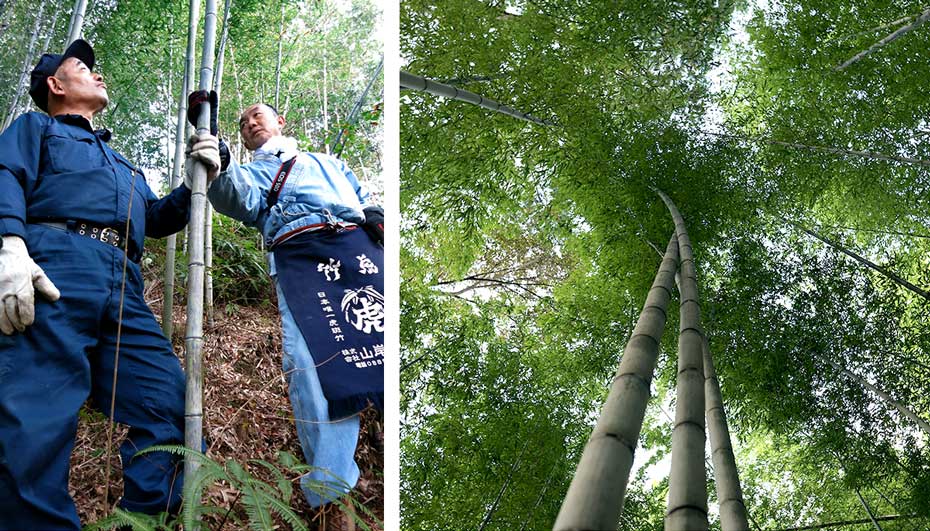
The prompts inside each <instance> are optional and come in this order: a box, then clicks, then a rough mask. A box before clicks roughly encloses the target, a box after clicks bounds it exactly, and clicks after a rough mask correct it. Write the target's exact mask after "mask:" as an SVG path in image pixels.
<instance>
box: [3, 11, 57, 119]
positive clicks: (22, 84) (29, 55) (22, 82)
mask: <svg viewBox="0 0 930 531" xmlns="http://www.w3.org/2000/svg"><path fill="white" fill-rule="evenodd" d="M45 4H46V2H41V3H40V4H39V12H38V13H37V14H36V22H35V25H34V26H33V28H32V36H31V37H30V38H29V47H28V48H27V49H26V57H25V59H23V68H22V70H20V73H19V81H18V82H17V83H16V92H14V93H13V101H12V102H10V108H9V110H8V111H7V113H6V119H4V120H3V129H6V128H7V127H9V126H10V124H11V123H13V119H14V118H16V110H17V109H18V108H19V99H20V98H22V97H23V93H24V92H25V91H26V77H27V76H28V75H29V72H30V71H31V70H32V68H31V67H32V63H34V62H35V60H34V59H35V57H34V54H35V47H36V39H37V37H38V36H39V29H40V28H41V27H42V13H43V12H44V11H45ZM53 29H54V28H53Z"/></svg>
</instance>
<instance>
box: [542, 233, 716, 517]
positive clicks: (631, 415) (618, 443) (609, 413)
mask: <svg viewBox="0 0 930 531" xmlns="http://www.w3.org/2000/svg"><path fill="white" fill-rule="evenodd" d="M677 268H678V239H677V238H676V237H675V236H674V235H673V236H672V238H671V239H670V240H669V242H668V247H666V249H665V255H664V256H663V258H662V263H661V265H660V266H659V271H658V273H656V277H655V280H654V281H653V283H652V288H650V289H649V294H648V295H647V296H646V302H645V304H644V305H643V310H642V312H640V314H639V319H638V320H637V322H636V327H635V328H633V334H632V336H631V337H630V340H629V341H628V342H627V344H626V347H625V348H624V350H623V359H622V360H621V361H620V368H619V370H618V371H617V376H616V377H615V378H614V381H613V383H612V384H611V386H610V392H609V393H608V395H607V400H606V401H605V402H604V407H603V409H602V410H601V415H600V417H599V418H598V420H597V425H595V427H594V430H593V432H592V433H591V437H590V439H588V443H587V444H586V445H585V448H584V452H583V453H582V454H581V460H580V461H579V463H578V468H577V469H576V470H575V476H574V478H572V482H571V485H570V486H569V487H568V493H567V494H566V495H565V501H563V502H562V508H561V509H560V510H559V515H558V517H557V518H556V521H555V526H554V528H553V529H555V531H572V530H582V529H584V530H604V531H608V530H611V531H612V530H615V529H617V524H618V522H619V521H620V514H621V512H622V511H623V498H624V495H625V494H626V486H627V482H629V479H630V470H631V468H632V466H633V453H634V452H635V450H636V445H637V443H638V441H639V433H640V430H641V429H642V427H643V417H644V416H645V414H646V404H647V402H648V401H649V395H650V388H649V387H650V383H651V382H652V376H653V373H654V372H655V366H656V359H657V358H658V354H659V343H660V341H661V339H662V331H663V330H664V329H665V321H666V318H667V309H668V302H669V300H670V299H671V296H672V288H673V285H674V282H675V270H676V269H677ZM702 467H703V464H702Z"/></svg>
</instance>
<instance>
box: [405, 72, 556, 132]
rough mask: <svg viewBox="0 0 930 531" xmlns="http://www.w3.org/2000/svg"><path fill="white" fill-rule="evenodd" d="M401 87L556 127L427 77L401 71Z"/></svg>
mask: <svg viewBox="0 0 930 531" xmlns="http://www.w3.org/2000/svg"><path fill="white" fill-rule="evenodd" d="M400 86H401V88H407V89H413V90H419V91H422V92H428V93H430V94H433V95H434V96H442V97H444V98H451V99H453V100H459V101H464V102H467V103H471V104H473V105H477V106H479V107H484V108H485V109H488V110H491V111H495V112H499V113H502V114H506V115H508V116H513V117H514V118H519V119H520V120H525V121H527V122H532V123H534V124H539V125H555V124H553V123H552V122H547V121H545V120H541V119H539V118H537V117H535V116H532V115H529V114H526V113H523V112H520V111H518V110H516V109H514V108H511V107H508V106H506V105H501V104H500V103H497V102H496V101H494V100H489V99H487V98H485V97H483V96H479V95H478V94H475V93H474V92H469V91H467V90H462V89H459V88H456V87H453V86H451V85H443V84H442V83H437V82H436V81H433V80H431V79H426V78H425V77H420V76H415V75H413V74H409V73H407V72H403V71H401V73H400Z"/></svg>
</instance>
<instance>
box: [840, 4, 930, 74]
mask: <svg viewBox="0 0 930 531" xmlns="http://www.w3.org/2000/svg"><path fill="white" fill-rule="evenodd" d="M928 20H930V9H926V10H924V12H923V13H921V14H920V15H919V16H918V17H917V20H915V21H914V22H911V23H910V24H908V25H907V26H903V27H900V28H898V29H896V30H894V31H893V32H891V34H889V35H888V36H886V37H885V38H884V39H882V40H880V41H878V42H876V43H875V44H873V45H872V46H869V47H868V48H867V49H866V50H863V51H861V52H859V53H857V54H856V55H854V56H853V57H852V58H850V59H849V60H848V61H846V62H845V63H843V64H841V65H840V66H838V67H836V70H843V69H845V68H846V67H848V66H850V65H852V64H853V63H856V62H857V61H859V60H860V59H863V58H865V57H867V56H868V55H869V54H871V53H872V52H874V51H875V50H878V49H879V48H881V47H882V46H885V45H886V44H890V43H892V42H894V41H896V40H898V39H899V38H901V37H903V36H904V34H906V33H909V32H910V31H912V30H914V29H915V28H917V27H918V26H920V25H921V24H923V23H924V22H926V21H928Z"/></svg>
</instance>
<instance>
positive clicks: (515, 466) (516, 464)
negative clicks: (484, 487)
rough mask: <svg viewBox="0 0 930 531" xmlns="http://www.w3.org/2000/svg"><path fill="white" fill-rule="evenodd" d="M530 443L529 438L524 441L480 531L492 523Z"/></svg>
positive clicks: (479, 528) (483, 520)
mask: <svg viewBox="0 0 930 531" xmlns="http://www.w3.org/2000/svg"><path fill="white" fill-rule="evenodd" d="M529 445H530V441H529V439H527V440H526V442H525V443H523V449H522V450H520V455H519V456H517V460H516V461H514V463H513V466H511V467H510V473H509V474H507V479H506V480H505V481H504V484H503V485H501V489H500V490H499V491H498V492H497V497H496V498H494V503H493V504H491V507H490V508H489V509H488V512H487V514H486V515H485V516H484V519H482V521H481V526H480V527H478V531H484V530H485V529H486V528H487V527H488V524H490V523H491V518H493V517H494V512H495V511H497V507H498V506H499V505H500V503H501V498H503V497H504V492H506V491H507V487H508V486H510V482H511V481H513V475H514V473H515V472H516V471H517V469H518V468H520V462H521V461H523V454H525V453H526V449H527V448H528V447H529Z"/></svg>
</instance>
